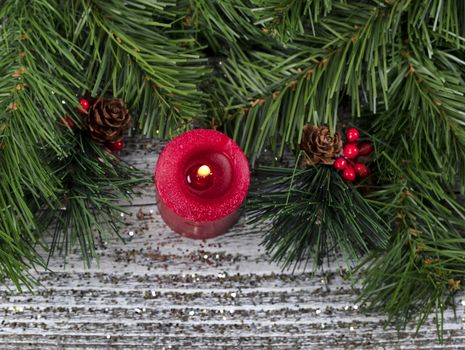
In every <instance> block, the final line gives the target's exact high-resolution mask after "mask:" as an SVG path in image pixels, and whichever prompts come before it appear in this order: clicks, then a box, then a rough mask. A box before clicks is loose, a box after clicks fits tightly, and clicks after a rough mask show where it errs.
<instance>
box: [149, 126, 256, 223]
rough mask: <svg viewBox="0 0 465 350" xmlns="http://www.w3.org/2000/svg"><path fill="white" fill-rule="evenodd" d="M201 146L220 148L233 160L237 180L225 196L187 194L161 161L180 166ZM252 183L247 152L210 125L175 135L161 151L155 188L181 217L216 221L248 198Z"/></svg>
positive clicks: (221, 151) (213, 148) (167, 204)
mask: <svg viewBox="0 0 465 350" xmlns="http://www.w3.org/2000/svg"><path fill="white" fill-rule="evenodd" d="M187 145H189V147H187ZM196 147H197V148H198V149H196ZM202 149H212V150H216V149H218V152H219V153H222V154H224V155H225V156H226V157H227V158H228V159H229V160H230V165H231V168H232V169H233V170H232V171H233V172H234V180H233V182H232V183H231V185H230V189H229V190H228V191H227V192H226V193H225V195H224V196H223V197H222V198H218V199H215V198H213V199H208V201H207V200H206V199H205V198H201V197H200V198H196V197H194V196H192V197H190V196H186V194H185V191H184V190H183V189H182V188H181V186H182V185H180V183H178V182H177V181H176V180H174V178H175V174H167V173H164V171H166V168H165V169H161V166H160V165H161V164H163V166H165V167H166V165H168V166H170V167H171V168H174V169H177V166H178V165H177V164H179V162H181V161H183V160H184V161H185V159H186V157H188V156H189V154H195V153H196V152H198V150H202ZM249 183H250V169H249V164H248V160H247V158H246V156H245V154H244V152H243V151H242V150H241V148H240V147H239V146H238V145H237V144H236V142H234V140H232V139H231V138H229V137H228V136H227V135H225V134H223V133H221V132H219V131H216V130H211V129H194V130H190V131H188V132H186V133H184V134H181V135H179V136H177V137H175V138H174V139H173V140H172V141H171V142H169V143H168V144H167V146H166V147H165V149H164V150H163V151H162V152H161V153H160V156H159V158H158V161H157V165H156V170H155V184H156V189H157V192H158V195H159V197H160V199H163V201H164V204H165V205H166V206H167V207H169V208H170V209H171V210H173V211H174V212H175V213H176V214H177V215H179V216H180V217H182V218H185V219H186V220H191V221H197V222H209V221H215V220H218V219H220V218H222V217H224V216H226V215H230V214H231V213H233V212H234V211H236V210H237V209H238V208H239V207H240V206H241V205H242V203H243V202H244V200H245V197H246V195H247V191H248V187H249Z"/></svg>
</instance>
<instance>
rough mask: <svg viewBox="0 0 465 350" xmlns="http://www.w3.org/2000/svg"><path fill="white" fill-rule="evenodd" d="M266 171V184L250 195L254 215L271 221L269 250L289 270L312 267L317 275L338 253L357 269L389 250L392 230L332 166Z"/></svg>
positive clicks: (252, 219) (270, 169) (271, 169)
mask: <svg viewBox="0 0 465 350" xmlns="http://www.w3.org/2000/svg"><path fill="white" fill-rule="evenodd" d="M262 171H263V175H266V176H267V177H266V181H262V182H261V183H260V185H258V186H257V188H260V191H258V192H252V193H251V194H250V198H249V200H248V213H249V214H250V220H251V222H256V221H268V220H269V221H271V224H272V229H271V230H270V231H269V232H267V233H266V234H265V237H264V240H263V244H264V245H265V247H266V249H267V250H268V251H270V252H272V253H273V255H272V258H273V259H274V260H276V261H277V262H280V263H281V264H282V265H283V266H284V267H289V266H291V265H296V266H297V265H300V264H304V265H306V264H307V263H308V262H310V261H311V262H312V263H313V264H312V265H313V268H314V269H316V268H317V267H319V266H320V265H322V264H323V262H324V261H325V259H327V258H329V255H330V254H331V255H334V254H335V253H342V255H343V257H344V259H345V260H346V261H347V262H348V263H354V262H356V261H358V259H359V258H360V257H361V256H363V255H364V254H367V253H369V252H371V251H373V250H376V249H381V248H386V247H387V242H388V238H389V226H388V225H386V224H385V222H384V221H383V219H382V218H381V217H380V216H379V215H378V214H377V212H376V210H375V208H373V207H372V205H371V204H370V203H369V202H368V201H367V200H366V199H365V198H364V197H363V196H362V195H361V194H360V192H359V191H358V190H357V188H355V187H354V186H353V185H351V184H348V183H347V182H345V181H344V180H343V179H342V177H341V176H340V174H337V173H336V171H335V170H333V169H332V168H331V166H316V167H309V168H307V169H297V168H296V169H288V168H263V169H262ZM260 173H261V172H260Z"/></svg>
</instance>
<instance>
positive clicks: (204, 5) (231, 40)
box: [184, 0, 266, 53]
mask: <svg viewBox="0 0 465 350" xmlns="http://www.w3.org/2000/svg"><path fill="white" fill-rule="evenodd" d="M188 11H189V15H188V16H186V17H185V19H184V23H185V26H186V27H191V26H192V27H193V28H194V29H195V30H196V31H197V33H198V34H197V37H198V39H199V41H201V42H206V43H207V44H208V48H209V49H211V50H213V51H214V52H219V53H221V52H224V51H227V50H228V49H233V50H236V49H240V48H241V47H242V46H243V45H244V43H247V44H248V45H253V44H255V43H260V42H262V43H263V40H266V35H265V34H264V33H263V32H262V31H261V30H260V28H259V27H258V26H256V25H254V20H255V16H254V8H253V6H252V4H251V3H250V1H249V0H234V1H209V0H189V9H188Z"/></svg>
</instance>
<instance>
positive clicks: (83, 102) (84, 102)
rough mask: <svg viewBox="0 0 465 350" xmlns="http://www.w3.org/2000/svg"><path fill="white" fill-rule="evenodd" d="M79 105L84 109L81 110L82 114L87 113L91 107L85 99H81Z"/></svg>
mask: <svg viewBox="0 0 465 350" xmlns="http://www.w3.org/2000/svg"><path fill="white" fill-rule="evenodd" d="M79 104H80V105H81V107H82V109H80V110H79V112H80V113H85V112H86V111H87V110H88V109H89V107H90V103H89V101H87V100H86V99H85V98H81V99H80V100H79Z"/></svg>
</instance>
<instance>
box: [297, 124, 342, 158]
mask: <svg viewBox="0 0 465 350" xmlns="http://www.w3.org/2000/svg"><path fill="white" fill-rule="evenodd" d="M300 149H301V150H304V151H305V154H306V157H305V158H306V159H304V164H305V165H317V164H320V163H321V164H325V165H332V164H333V163H334V161H335V159H336V155H337V154H338V153H339V152H340V151H341V149H342V141H341V134H340V133H339V132H336V133H335V134H334V136H331V133H330V132H329V129H328V128H327V127H326V126H322V127H318V126H316V125H311V124H307V125H305V126H304V131H303V136H302V142H301V143H300Z"/></svg>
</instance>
